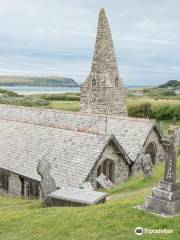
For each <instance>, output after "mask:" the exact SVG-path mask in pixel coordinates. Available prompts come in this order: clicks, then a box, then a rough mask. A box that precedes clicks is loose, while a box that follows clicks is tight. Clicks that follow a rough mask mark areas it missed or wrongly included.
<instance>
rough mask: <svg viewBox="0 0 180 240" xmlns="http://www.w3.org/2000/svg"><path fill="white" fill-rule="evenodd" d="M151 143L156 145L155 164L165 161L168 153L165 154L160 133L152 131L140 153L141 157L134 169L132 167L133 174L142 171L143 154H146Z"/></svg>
mask: <svg viewBox="0 0 180 240" xmlns="http://www.w3.org/2000/svg"><path fill="white" fill-rule="evenodd" d="M150 143H153V144H154V146H155V148H156V151H157V152H156V157H155V163H158V162H160V161H163V160H164V159H165V154H166V152H165V149H164V147H163V145H162V143H161V142H160V138H159V135H158V133H157V131H156V130H155V129H152V131H151V133H150V135H149V137H148V139H147V141H146V142H145V144H144V146H143V148H142V149H141V151H140V153H139V156H138V158H137V160H136V161H135V163H134V164H133V167H132V173H133V174H135V173H136V172H139V171H140V170H142V168H141V160H142V156H143V154H145V153H146V149H147V147H148V145H149V144H150Z"/></svg>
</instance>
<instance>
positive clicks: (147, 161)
mask: <svg viewBox="0 0 180 240" xmlns="http://www.w3.org/2000/svg"><path fill="white" fill-rule="evenodd" d="M141 166H142V170H143V173H144V179H147V178H150V177H152V175H153V172H152V169H153V164H152V161H151V156H150V154H144V155H143V156H142V160H141Z"/></svg>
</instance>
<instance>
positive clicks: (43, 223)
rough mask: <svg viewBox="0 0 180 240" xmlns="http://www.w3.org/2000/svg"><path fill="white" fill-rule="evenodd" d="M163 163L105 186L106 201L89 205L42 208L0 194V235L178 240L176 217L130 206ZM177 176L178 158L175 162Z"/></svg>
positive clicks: (33, 239)
mask: <svg viewBox="0 0 180 240" xmlns="http://www.w3.org/2000/svg"><path fill="white" fill-rule="evenodd" d="M163 169H164V165H163V163H160V164H158V165H157V166H156V167H155V170H154V173H155V174H154V177H152V178H151V179H150V180H146V181H145V180H143V176H142V175H141V174H140V175H138V176H136V177H132V178H130V179H129V180H128V181H127V182H126V183H123V184H121V185H120V186H119V187H117V188H115V189H112V190H109V192H110V197H109V200H108V202H107V203H106V204H103V205H96V206H90V207H59V208H55V207H53V208H42V207H41V204H40V202H39V201H31V200H21V199H14V198H7V197H0V239H6V240H23V239H24V240H42V239H43V240H84V239H86V240H97V239H98V240H134V239H144V240H152V239H154V240H155V239H156V240H158V239H162V240H166V239H167V240H179V236H180V217H174V218H161V217H159V216H156V215H152V214H149V213H145V212H143V211H140V210H138V209H134V206H137V205H139V204H142V203H144V199H145V197H147V196H149V195H150V194H151V191H152V187H153V186H156V185H157V184H158V181H159V179H162V175H163ZM177 176H180V158H179V160H178V166H177ZM138 226H141V227H143V228H148V229H172V230H173V234H166V235H165V234H144V235H143V236H141V237H137V236H136V235H135V233H134V229H135V228H136V227H138Z"/></svg>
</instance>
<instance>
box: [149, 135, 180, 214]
mask: <svg viewBox="0 0 180 240" xmlns="http://www.w3.org/2000/svg"><path fill="white" fill-rule="evenodd" d="M162 142H163V145H164V147H165V149H166V152H167V154H166V156H167V157H166V163H165V173H164V180H163V181H160V183H159V187H157V188H154V189H153V191H152V196H150V197H148V198H147V199H146V201H145V209H146V210H147V211H150V212H155V213H158V214H160V215H170V216H174V215H178V214H180V182H176V148H175V135H174V132H171V134H170V135H168V136H166V137H163V139H162Z"/></svg>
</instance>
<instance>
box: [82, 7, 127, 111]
mask: <svg viewBox="0 0 180 240" xmlns="http://www.w3.org/2000/svg"><path fill="white" fill-rule="evenodd" d="M81 111H82V112H92V113H102V114H111V115H127V91H126V88H125V87H124V86H123V82H122V79H121V78H120V76H119V72H118V66H117V61H116V56H115V51H114V45H113V41H112V36H111V31H110V27H109V23H108V20H107V17H106V14H105V10H104V9H101V10H100V14H99V20H98V30H97V36H96V44H95V50H94V56H93V62H92V66H91V72H90V75H89V76H88V78H87V79H86V81H85V82H84V84H83V85H82V87H81Z"/></svg>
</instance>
